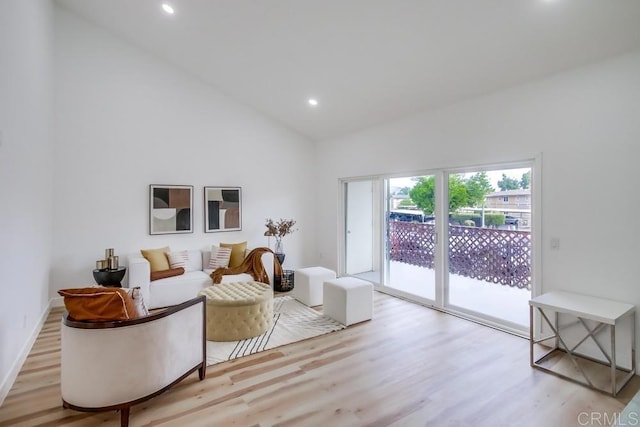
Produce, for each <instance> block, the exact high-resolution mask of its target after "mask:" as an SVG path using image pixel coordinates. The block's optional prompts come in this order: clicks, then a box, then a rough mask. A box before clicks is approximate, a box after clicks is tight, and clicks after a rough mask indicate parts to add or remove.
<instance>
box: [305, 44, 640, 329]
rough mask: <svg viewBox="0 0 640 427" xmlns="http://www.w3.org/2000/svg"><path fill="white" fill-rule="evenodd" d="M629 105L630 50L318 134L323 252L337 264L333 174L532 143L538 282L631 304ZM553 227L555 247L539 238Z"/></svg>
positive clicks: (634, 295) (436, 163)
mask: <svg viewBox="0 0 640 427" xmlns="http://www.w3.org/2000/svg"><path fill="white" fill-rule="evenodd" d="M638 111H640V51H636V52H633V53H631V54H628V55H625V56H621V57H617V58H613V59H610V60H608V61H605V62H601V63H597V64H594V65H591V66H588V67H584V68H580V69H575V70H572V71H569V72H566V73H563V74H559V75H555V76H552V77H549V78H547V79H545V80H542V81H537V82H532V83H529V84H526V85H523V86H518V87H514V88H512V89H509V90H505V91H501V92H498V93H494V94H491V95H487V96H483V97H479V98H476V99H471V100H468V101H465V102H461V103H458V104H456V105H452V106H450V107H447V108H443V109H439V110H436V111H426V112H423V113H421V114H417V115H414V116H411V117H407V118H404V119H402V120H399V121H395V122H393V123H387V124H383V125H380V126H378V127H375V128H371V129H367V130H364V131H362V132H358V133H355V134H352V135H348V136H345V137H342V138H338V139H333V140H328V141H324V142H323V143H321V144H319V146H318V170H319V171H320V172H319V179H318V182H317V189H318V196H319V198H320V199H322V200H323V204H321V205H320V206H319V212H318V218H319V221H318V224H317V227H318V228H319V229H322V230H325V232H324V233H322V234H320V235H319V236H318V250H319V253H320V254H321V255H322V258H323V261H322V262H323V264H326V265H327V266H329V267H336V266H337V259H336V256H335V254H336V253H337V245H338V243H337V242H338V240H337V238H338V233H339V231H338V230H337V215H336V211H337V200H338V185H337V182H338V179H339V178H342V177H351V176H362V175H369V174H382V173H398V172H408V173H411V172H413V171H419V170H425V169H429V168H442V167H453V166H465V165H470V166H471V165H478V164H483V163H485V164H486V163H488V164H490V163H496V162H501V161H513V160H522V159H526V158H531V157H532V156H535V155H536V154H538V153H542V180H543V183H542V227H541V228H542V262H543V264H542V268H543V273H542V290H543V291H549V290H552V289H564V290H569V291H575V292H582V293H586V294H591V295H596V296H601V297H607V298H612V299H616V300H621V301H629V302H632V303H634V304H636V305H640V290H639V289H640V288H639V282H640V273H639V272H638V269H637V267H636V266H637V263H638V260H639V259H640V244H639V239H640V218H639V215H640V193H639V192H638V179H639V176H638V173H637V171H638V169H639V168H638V162H639V159H640V120H639V116H638ZM552 237H557V238H559V239H560V250H558V251H551V250H550V239H551V238H552ZM639 330H640V328H639Z"/></svg>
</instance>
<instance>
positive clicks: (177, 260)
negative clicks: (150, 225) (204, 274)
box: [167, 251, 189, 271]
mask: <svg viewBox="0 0 640 427" xmlns="http://www.w3.org/2000/svg"><path fill="white" fill-rule="evenodd" d="M167 258H169V267H170V268H180V267H182V268H184V270H185V271H188V267H189V252H187V251H178V252H169V253H168V254H167Z"/></svg>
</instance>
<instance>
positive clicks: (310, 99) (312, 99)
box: [307, 98, 318, 107]
mask: <svg viewBox="0 0 640 427" xmlns="http://www.w3.org/2000/svg"><path fill="white" fill-rule="evenodd" d="M307 102H309V105H311V106H312V107H315V106H317V105H318V100H317V99H315V98H309V101H307Z"/></svg>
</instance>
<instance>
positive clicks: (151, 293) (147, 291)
mask: <svg viewBox="0 0 640 427" xmlns="http://www.w3.org/2000/svg"><path fill="white" fill-rule="evenodd" d="M188 252H189V262H190V265H189V267H188V268H187V269H186V270H187V271H186V272H185V273H184V274H181V275H180V276H174V277H168V278H166V279H159V280H154V281H153V282H152V281H151V279H150V276H151V267H150V265H149V261H147V259H146V258H144V257H143V256H142V255H141V254H132V255H130V256H129V267H128V270H129V271H128V273H129V282H128V287H130V288H133V287H136V286H139V287H140V292H141V293H142V298H143V301H144V303H145V305H146V307H147V308H149V309H152V308H160V307H168V306H170V305H175V304H180V303H182V302H184V301H187V300H189V299H191V298H194V297H196V296H197V295H198V292H199V291H200V290H202V289H204V288H206V287H208V286H211V285H213V282H212V280H211V278H210V277H209V275H210V274H211V272H212V271H213V270H209V269H207V268H206V267H207V266H208V265H209V258H210V257H211V251H201V250H189V251H188ZM249 252H250V249H247V253H249ZM262 265H263V266H264V268H265V271H266V272H267V274H268V276H269V284H270V285H271V287H272V288H273V254H272V253H271V252H265V253H264V254H262ZM251 280H253V278H252V277H251V275H250V274H246V273H245V274H234V275H226V276H222V283H230V282H246V281H251Z"/></svg>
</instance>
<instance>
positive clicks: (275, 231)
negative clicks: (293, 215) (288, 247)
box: [264, 218, 296, 253]
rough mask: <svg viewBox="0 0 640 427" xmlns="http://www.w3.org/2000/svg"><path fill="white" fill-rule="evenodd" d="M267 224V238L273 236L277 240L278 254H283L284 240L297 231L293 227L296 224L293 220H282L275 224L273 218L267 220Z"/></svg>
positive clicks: (276, 250)
mask: <svg viewBox="0 0 640 427" xmlns="http://www.w3.org/2000/svg"><path fill="white" fill-rule="evenodd" d="M266 221H267V223H266V224H265V226H266V227H267V231H265V233H264V235H265V236H273V237H275V239H276V248H275V251H274V252H276V253H282V238H283V237H284V236H286V235H288V234H291V233H293V232H294V231H296V230H295V229H294V228H293V226H294V225H295V224H296V222H295V221H294V220H293V219H282V218H280V220H279V221H277V222H274V221H273V220H272V219H271V218H267V220H266Z"/></svg>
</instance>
